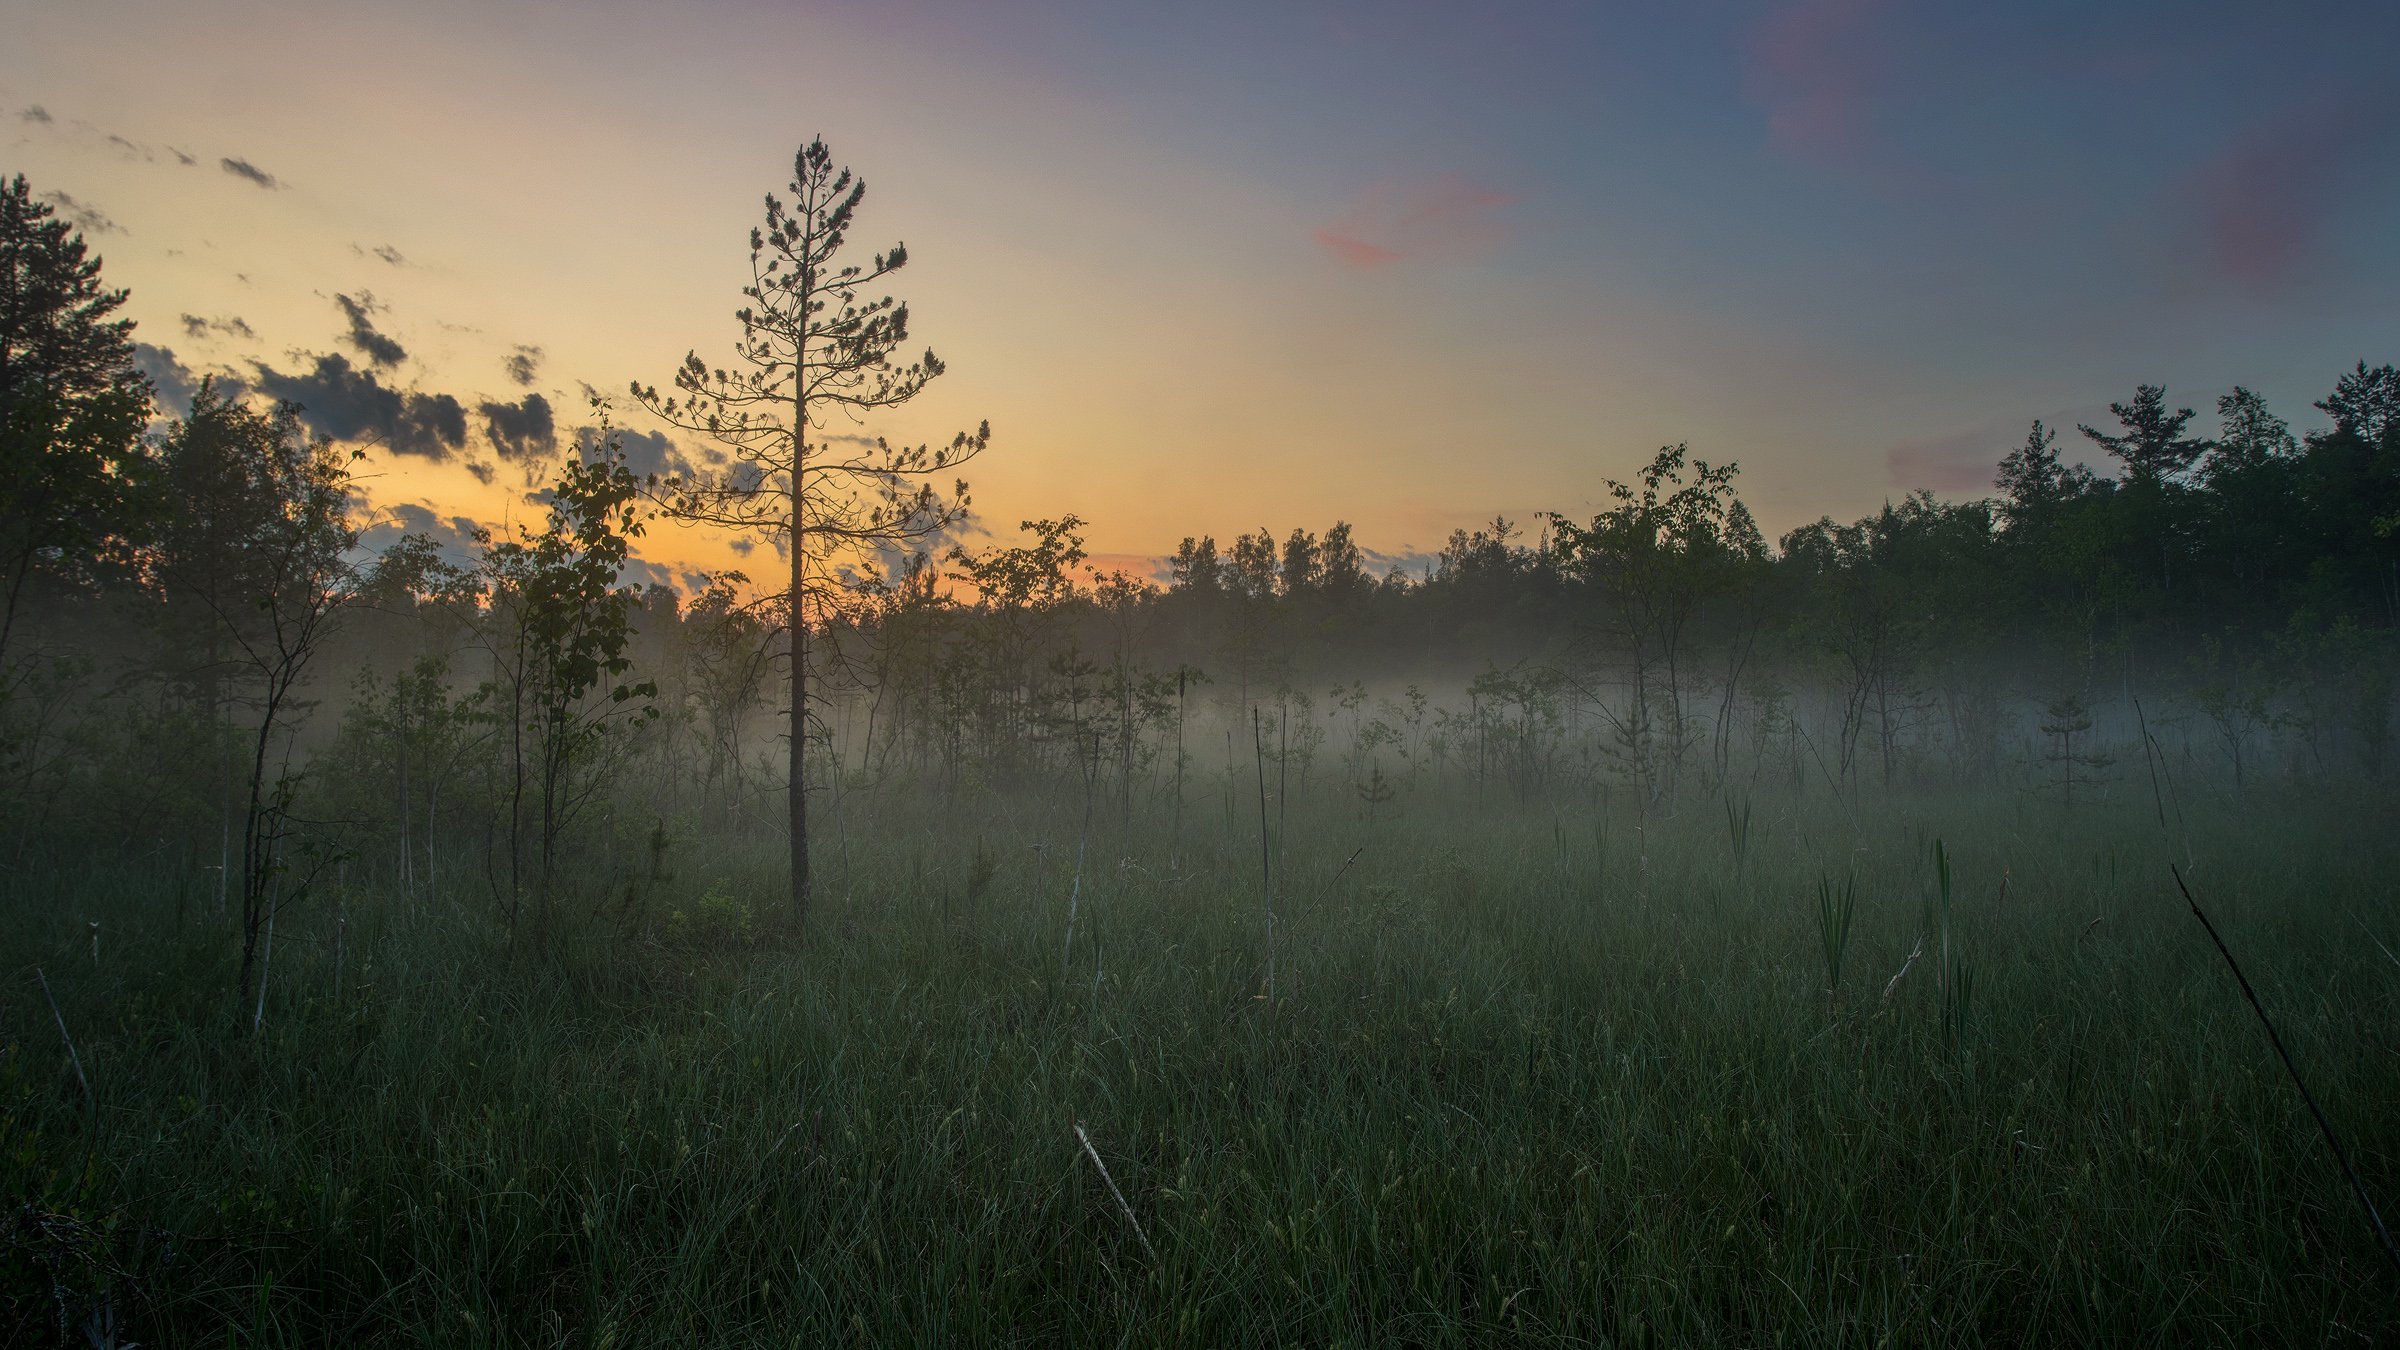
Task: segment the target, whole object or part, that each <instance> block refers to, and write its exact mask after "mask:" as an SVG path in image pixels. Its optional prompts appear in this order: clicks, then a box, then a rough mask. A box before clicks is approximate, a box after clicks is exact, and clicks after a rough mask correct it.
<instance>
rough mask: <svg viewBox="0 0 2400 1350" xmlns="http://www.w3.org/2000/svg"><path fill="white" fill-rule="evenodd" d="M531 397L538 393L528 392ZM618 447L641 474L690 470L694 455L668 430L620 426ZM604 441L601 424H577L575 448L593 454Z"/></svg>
mask: <svg viewBox="0 0 2400 1350" xmlns="http://www.w3.org/2000/svg"><path fill="white" fill-rule="evenodd" d="M527 397H528V398H532V397H536V396H535V395H530V394H529V395H527ZM615 435H616V438H617V449H618V450H619V451H621V452H623V454H624V456H625V467H626V468H628V469H631V470H633V471H634V472H635V473H639V474H652V473H657V474H690V473H692V472H693V466H692V461H691V459H690V458H689V457H688V456H686V455H685V454H684V451H683V447H682V446H680V445H677V444H676V443H675V442H673V441H671V440H669V439H667V437H666V434H665V433H664V432H657V431H630V430H627V429H626V428H624V427H618V428H616V431H615ZM599 445H600V428H598V427H577V428H576V429H575V449H576V450H577V452H578V453H581V454H583V455H586V456H589V455H590V454H591V453H592V452H593V451H594V450H595V449H597V448H598V447H599Z"/></svg>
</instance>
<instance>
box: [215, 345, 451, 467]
mask: <svg viewBox="0 0 2400 1350" xmlns="http://www.w3.org/2000/svg"><path fill="white" fill-rule="evenodd" d="M258 387H259V389H260V391H261V392H263V393H266V394H267V395H269V396H271V397H274V398H278V399H284V400H287V401H289V402H292V403H297V404H299V405H300V407H301V410H302V412H301V420H302V421H305V422H307V423H308V424H309V425H310V426H312V427H315V428H316V429H317V430H319V431H321V432H323V433H325V434H326V435H328V436H331V437H334V438H335V439H337V440H368V439H373V440H380V441H382V442H383V444H385V445H386V446H388V447H390V449H391V450H392V452H393V453H394V454H401V455H421V456H423V457H424V458H427V459H433V460H442V459H448V458H449V457H450V452H451V451H453V450H460V449H464V448H465V447H466V443H467V410H466V408H465V406H464V405H462V404H461V403H459V401H458V400H457V399H455V398H452V397H451V396H450V395H448V394H425V393H419V392H417V391H416V390H411V389H397V388H394V387H392V386H390V385H387V384H385V383H383V382H382V381H381V380H380V379H378V378H376V375H375V373H374V372H373V371H372V370H360V369H357V368H356V367H354V366H352V365H351V364H350V360H349V358H348V357H345V356H342V355H341V354H339V353H336V352H327V353H325V354H323V355H321V356H318V357H317V358H316V361H315V364H314V365H313V366H312V367H311V368H310V369H309V370H307V371H304V372H301V373H298V374H287V373H285V372H283V371H279V370H275V369H273V368H271V367H269V366H265V365H260V366H259V367H258Z"/></svg>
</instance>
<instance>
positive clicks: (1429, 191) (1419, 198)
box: [1315, 178, 1517, 269]
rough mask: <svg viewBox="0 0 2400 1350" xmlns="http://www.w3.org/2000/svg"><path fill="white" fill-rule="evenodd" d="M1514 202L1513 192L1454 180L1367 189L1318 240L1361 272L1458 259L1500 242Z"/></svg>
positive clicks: (1335, 255) (1318, 233) (1320, 232)
mask: <svg viewBox="0 0 2400 1350" xmlns="http://www.w3.org/2000/svg"><path fill="white" fill-rule="evenodd" d="M1516 200H1517V199H1516V197H1515V196H1514V195H1513V194H1511V193H1506V192H1494V191H1492V190H1490V189H1488V188H1481V187H1476V186H1474V185H1473V184H1470V183H1468V182H1466V181H1464V180H1462V179H1456V178H1445V179H1437V180H1433V181H1429V182H1422V183H1413V184H1405V185H1390V184H1387V185H1383V186H1379V187H1375V188H1372V189H1369V190H1368V191H1367V193H1366V194H1365V195H1363V196H1362V197H1360V198H1359V199H1358V200H1357V201H1356V202H1354V203H1352V205H1351V207H1350V209H1349V210H1347V211H1345V212H1343V213H1342V215H1341V217H1340V218H1339V219H1337V220H1335V221H1333V222H1332V223H1331V224H1328V225H1326V226H1324V227H1323V228H1321V229H1319V230H1317V231H1316V232H1315V237H1316V241H1317V243H1318V244H1320V245H1322V246H1323V247H1324V248H1325V249H1326V251H1327V252H1330V253H1331V254H1333V256H1334V257H1335V258H1338V259H1340V260H1341V261H1342V262H1343V263H1345V264H1348V265H1349V266H1352V267H1357V268H1365V269H1373V268H1378V267H1388V266H1390V265H1391V264H1393V263H1396V262H1401V261H1404V260H1419V259H1439V258H1451V257H1458V256H1461V255H1463V254H1467V253H1471V252H1474V251H1475V250H1477V249H1480V248H1483V247H1485V246H1487V245H1489V244H1491V243H1492V242H1493V241H1495V240H1496V239H1498V238H1499V237H1500V233H1501V229H1502V221H1501V219H1500V209H1501V208H1502V207H1505V206H1507V205H1509V204H1510V203H1512V202H1514V201H1516Z"/></svg>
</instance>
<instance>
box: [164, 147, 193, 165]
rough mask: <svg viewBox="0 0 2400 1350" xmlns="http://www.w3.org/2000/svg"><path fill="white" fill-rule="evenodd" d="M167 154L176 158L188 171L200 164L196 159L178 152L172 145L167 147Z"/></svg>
mask: <svg viewBox="0 0 2400 1350" xmlns="http://www.w3.org/2000/svg"><path fill="white" fill-rule="evenodd" d="M167 153H168V154H170V155H173V156H174V157H175V162H176V163H178V164H180V165H182V166H183V167H185V168H187V169H188V168H190V167H192V166H193V165H195V164H197V163H199V162H200V161H199V160H197V159H194V158H193V157H191V156H190V155H187V154H185V153H184V152H182V151H181V150H178V149H176V148H175V147H174V146H171V145H170V146H168V147H167Z"/></svg>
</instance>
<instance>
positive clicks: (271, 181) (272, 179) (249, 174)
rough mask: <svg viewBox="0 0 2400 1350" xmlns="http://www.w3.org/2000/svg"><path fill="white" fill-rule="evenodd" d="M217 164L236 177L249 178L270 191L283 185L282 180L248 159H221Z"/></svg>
mask: <svg viewBox="0 0 2400 1350" xmlns="http://www.w3.org/2000/svg"><path fill="white" fill-rule="evenodd" d="M217 164H218V165H219V166H220V167H222V168H223V169H224V170H225V172H227V173H229V174H232V175H233V176H234V177H236V178H247V179H249V180H250V181H251V182H253V183H256V184H258V185H259V186H260V187H262V188H265V189H267V190H268V191H269V192H272V191H274V190H275V189H277V188H279V187H282V186H283V182H282V180H280V179H278V178H277V177H276V176H275V175H273V174H271V173H268V172H267V171H266V170H265V169H262V168H260V167H258V166H257V165H255V164H253V163H251V162H250V161H249V160H246V159H220V160H218V161H217Z"/></svg>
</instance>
